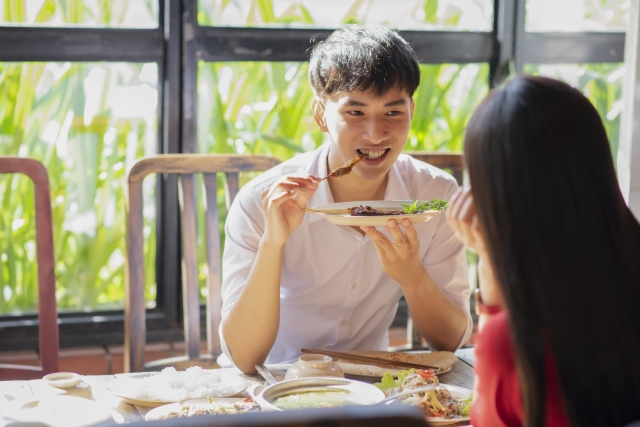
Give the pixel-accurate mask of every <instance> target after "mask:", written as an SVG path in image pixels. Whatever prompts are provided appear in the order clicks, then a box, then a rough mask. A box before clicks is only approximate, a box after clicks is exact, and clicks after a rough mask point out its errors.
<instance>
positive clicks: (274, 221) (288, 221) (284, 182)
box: [262, 175, 320, 245]
mask: <svg viewBox="0 0 640 427" xmlns="http://www.w3.org/2000/svg"><path fill="white" fill-rule="evenodd" d="M319 182H320V178H318V177H316V176H313V175H307V176H295V175H288V176H285V177H282V178H281V179H279V180H278V181H276V182H274V183H273V185H272V186H271V188H269V189H268V190H267V191H265V192H264V193H263V194H262V209H263V211H264V213H265V217H266V227H265V232H264V237H263V238H265V239H267V241H268V242H269V243H272V244H277V245H284V244H285V243H286V242H287V240H288V239H289V236H290V235H291V233H292V232H293V230H295V229H296V228H298V226H299V225H300V223H301V222H302V218H304V215H305V212H304V209H305V207H306V205H307V201H309V199H310V198H311V196H312V195H313V193H315V191H316V190H317V189H318V184H319Z"/></svg>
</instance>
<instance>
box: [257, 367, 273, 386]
mask: <svg viewBox="0 0 640 427" xmlns="http://www.w3.org/2000/svg"><path fill="white" fill-rule="evenodd" d="M255 368H256V371H258V373H259V374H260V375H261V376H262V378H264V380H265V382H266V383H267V385H272V384H275V383H277V382H278V381H277V380H276V378H275V377H274V376H273V374H272V373H271V372H269V370H268V369H267V367H266V366H264V365H255Z"/></svg>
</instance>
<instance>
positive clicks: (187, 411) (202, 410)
mask: <svg viewBox="0 0 640 427" xmlns="http://www.w3.org/2000/svg"><path fill="white" fill-rule="evenodd" d="M208 400H209V404H208V405H189V404H186V403H185V404H183V405H182V407H181V408H180V409H179V410H177V411H172V412H169V413H167V414H165V415H163V416H162V417H160V419H163V420H167V419H171V418H186V417H195V416H198V415H215V414H243V413H247V412H260V411H261V409H260V406H258V404H257V403H256V402H254V401H253V399H251V398H249V397H248V398H246V399H243V400H240V401H238V402H235V403H233V404H220V403H216V402H214V401H212V400H211V398H208Z"/></svg>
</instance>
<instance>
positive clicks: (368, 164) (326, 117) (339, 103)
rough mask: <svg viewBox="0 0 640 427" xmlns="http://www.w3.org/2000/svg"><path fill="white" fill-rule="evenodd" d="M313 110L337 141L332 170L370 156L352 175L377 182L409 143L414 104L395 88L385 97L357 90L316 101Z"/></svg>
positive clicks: (321, 125)
mask: <svg viewBox="0 0 640 427" xmlns="http://www.w3.org/2000/svg"><path fill="white" fill-rule="evenodd" d="M312 107H313V111H314V116H315V119H316V122H317V123H318V125H319V126H320V128H321V129H322V131H323V132H327V133H329V135H330V136H331V140H332V142H333V146H332V147H331V150H330V153H329V168H330V169H335V168H336V167H339V166H342V165H343V164H344V163H345V162H347V161H349V160H350V159H352V158H354V157H357V156H358V155H359V154H364V153H367V154H368V155H369V158H367V159H364V160H363V161H362V162H360V163H359V164H358V165H356V167H354V168H353V170H352V172H351V173H355V174H357V175H360V176H361V177H362V178H365V179H377V178H380V177H382V176H385V175H386V173H387V172H388V171H389V169H391V166H392V165H393V163H394V162H395V161H396V159H397V158H398V155H400V153H401V152H402V150H403V148H404V146H405V144H406V142H407V137H408V136H409V129H410V126H411V119H412V118H413V108H414V103H413V99H412V98H411V97H410V96H409V94H408V93H407V92H406V91H404V90H399V89H391V90H389V91H387V93H385V94H384V95H382V96H381V97H377V96H376V95H375V94H373V93H371V92H363V91H360V90H355V91H353V92H339V93H335V94H333V95H327V96H325V97H323V98H322V99H319V98H316V99H314V101H313V103H312Z"/></svg>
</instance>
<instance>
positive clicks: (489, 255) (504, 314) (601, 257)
mask: <svg viewBox="0 0 640 427" xmlns="http://www.w3.org/2000/svg"><path fill="white" fill-rule="evenodd" d="M464 154H465V160H466V163H467V168H468V174H469V179H470V183H471V188H470V189H468V190H465V191H462V192H461V193H459V194H458V195H456V197H455V198H454V199H453V201H452V204H451V207H450V210H449V220H450V222H451V225H452V227H453V228H454V230H456V233H457V234H458V236H459V237H460V238H461V239H462V241H463V242H465V244H467V245H468V246H470V247H472V248H473V249H475V250H476V251H477V252H478V255H479V257H480V259H481V264H480V266H479V268H480V271H479V273H480V289H481V292H482V293H481V296H482V304H481V305H482V307H483V308H484V312H490V313H495V312H497V311H499V309H500V308H502V311H501V312H500V313H498V314H493V315H492V316H491V318H490V319H489V320H488V321H487V322H486V325H485V326H484V328H483V329H482V331H481V333H480V334H479V336H478V337H477V340H476V344H477V350H476V358H477V364H476V372H477V380H478V382H477V385H476V389H477V393H476V400H475V401H474V404H473V409H472V423H473V425H474V427H486V426H488V427H499V426H520V425H524V426H527V427H539V426H550V427H551V426H553V427H555V426H573V427H587V426H594V427H595V426H609V427H622V426H624V425H626V424H628V423H630V422H632V421H634V420H638V419H640V225H639V224H638V222H637V221H636V219H635V218H634V216H633V214H632V213H631V212H630V210H629V209H628V208H627V206H626V204H625V201H624V199H623V197H622V195H621V193H620V189H619V187H618V182H617V179H616V173H615V169H614V165H613V161H612V157H611V152H610V148H609V144H608V140H607V135H606V133H605V130H604V127H603V125H602V122H601V120H600V118H599V116H598V114H597V112H596V110H595V109H594V108H593V106H592V105H591V103H590V102H589V101H588V100H587V99H586V98H585V97H584V96H583V95H582V94H581V93H580V92H579V91H578V90H576V89H573V88H571V87H570V86H568V85H566V84H564V83H561V82H558V81H555V80H551V79H547V78H542V77H522V78H516V79H514V80H512V81H510V82H509V83H507V84H506V85H505V86H504V87H502V88H500V89H498V90H495V91H493V92H492V93H491V94H490V95H489V96H488V97H487V98H486V99H485V100H484V101H483V102H482V104H481V105H480V106H479V107H478V109H477V110H476V111H475V113H474V114H473V117H472V118H471V120H470V122H469V125H468V127H467V133H466V137H465V147H464Z"/></svg>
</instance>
